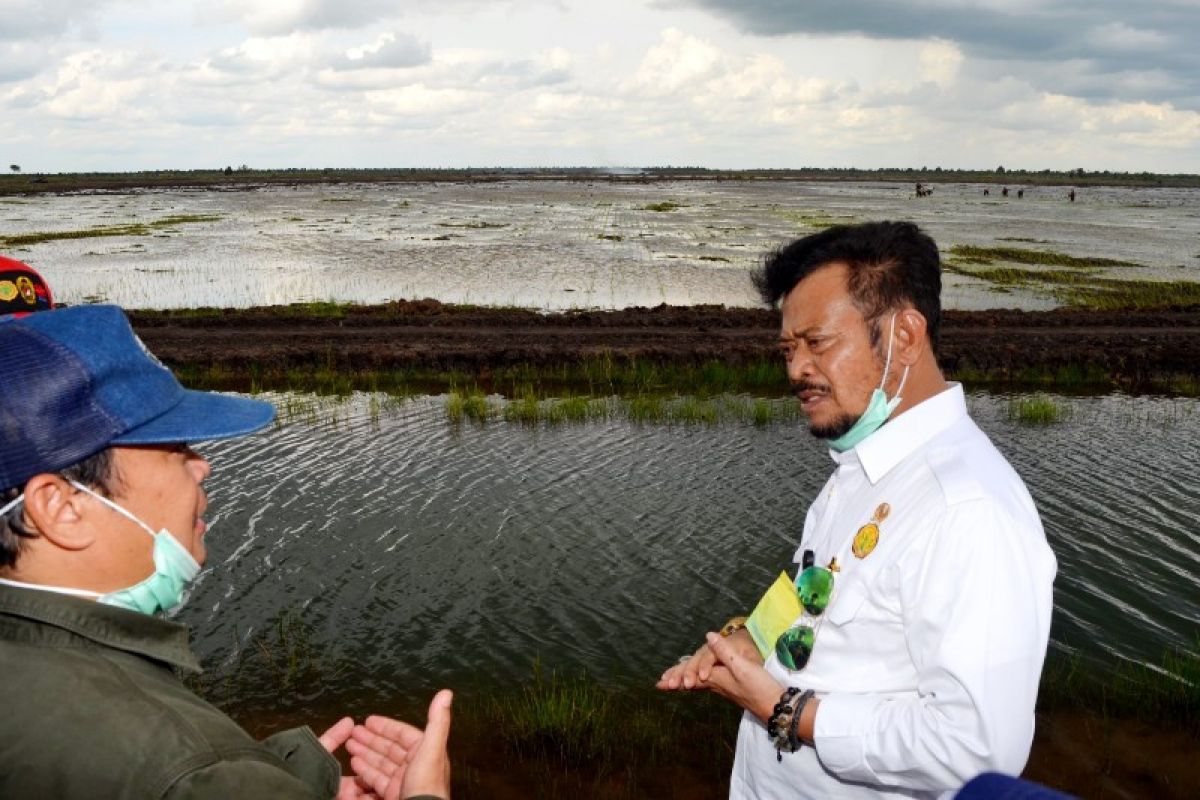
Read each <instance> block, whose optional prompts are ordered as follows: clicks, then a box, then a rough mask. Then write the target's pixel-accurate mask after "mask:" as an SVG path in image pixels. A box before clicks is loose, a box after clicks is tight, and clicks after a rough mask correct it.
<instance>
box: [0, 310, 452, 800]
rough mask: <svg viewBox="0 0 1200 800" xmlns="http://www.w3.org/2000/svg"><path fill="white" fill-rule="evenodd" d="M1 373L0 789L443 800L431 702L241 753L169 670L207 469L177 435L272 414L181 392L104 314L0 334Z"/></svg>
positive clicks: (235, 400)
mask: <svg viewBox="0 0 1200 800" xmlns="http://www.w3.org/2000/svg"><path fill="white" fill-rule="evenodd" d="M0 376H3V380H2V382H0V675H3V676H4V681H5V686H6V687H7V691H6V693H5V704H4V725H3V727H2V728H0V797H54V798H73V797H88V798H94V797H131V798H134V797H136V798H160V797H161V798H173V799H174V798H209V797H211V798H216V797H221V798H227V797H281V798H301V797H303V798H318V797H319V798H332V797H334V796H335V795H336V797H338V798H339V799H340V800H346V799H348V798H356V797H384V798H399V797H408V798H414V797H417V796H425V797H428V796H433V795H441V796H448V794H449V788H448V781H449V764H448V761H447V760H446V754H445V748H446V737H447V735H448V733H449V726H450V711H449V706H450V697H449V693H448V692H442V693H439V695H438V696H437V697H435V698H434V701H433V704H432V705H431V706H430V717H429V725H428V727H427V728H426V730H425V731H421V730H419V729H417V728H413V727H412V726H408V725H405V724H404V723H401V722H397V721H395V720H388V719H386V718H381V717H372V718H370V719H368V720H367V723H366V724H365V725H355V724H354V723H353V721H352V720H350V719H349V718H347V719H343V720H342V721H340V722H339V723H338V724H337V725H335V726H333V727H332V728H330V729H329V730H328V731H326V733H325V734H324V735H322V736H321V737H319V738H318V737H317V736H316V735H314V734H313V733H312V731H311V730H309V729H308V728H307V727H305V728H299V729H294V730H290V731H285V732H283V733H280V734H276V735H275V736H272V737H270V738H269V739H266V740H265V741H263V742H257V741H255V740H253V739H252V738H250V736H249V735H248V734H246V733H245V731H243V730H242V729H241V728H240V727H238V725H237V724H236V723H234V722H233V720H231V719H230V718H229V717H227V716H226V715H225V714H223V713H222V712H220V711H219V710H217V709H216V708H215V707H213V706H211V705H209V704H208V703H206V702H205V701H203V700H202V699H200V698H199V697H197V696H196V695H194V694H192V693H191V692H190V691H188V690H187V688H186V687H184V685H183V684H182V683H181V682H180V680H179V679H178V677H177V676H176V671H181V672H193V673H194V672H197V671H199V665H198V663H197V661H196V659H195V656H194V655H193V654H192V653H191V650H190V649H189V647H188V633H187V628H186V627H185V626H183V625H180V624H178V623H175V622H170V621H168V620H165V619H162V618H159V617H158V616H155V615H156V614H157V613H158V612H160V611H166V610H170V609H173V608H175V607H177V606H179V605H180V604H181V603H182V601H183V592H184V590H185V588H186V586H187V584H188V583H189V582H190V581H191V580H192V578H194V577H195V575H196V574H197V573H198V572H199V570H200V565H201V564H202V563H203V561H204V558H205V555H206V551H205V544H204V531H205V523H204V519H203V515H204V512H205V509H206V507H207V504H208V502H207V496H206V494H205V491H204V489H203V483H204V481H205V479H206V478H208V476H209V473H210V472H211V468H210V467H209V465H208V463H207V462H206V461H205V460H204V459H203V458H201V457H200V456H199V455H198V454H197V453H196V452H195V451H193V450H192V449H191V448H190V447H189V446H188V444H187V443H188V442H193V441H198V440H207V439H221V438H229V437H234V436H241V435H244V434H248V433H250V432H252V431H255V430H258V429H260V428H262V427H264V426H265V425H267V423H269V422H270V420H271V418H272V415H273V413H274V412H273V409H272V407H271V406H270V404H268V403H264V402H260V401H257V400H249V399H244V398H239V397H229V396H223V395H217V394H212V393H206V392H194V391H189V390H186V389H184V388H183V387H182V386H180V385H179V383H178V382H177V381H176V380H175V378H174V376H172V375H171V373H170V371H169V370H167V369H166V368H165V367H163V366H162V365H161V364H160V363H159V362H158V361H157V360H156V359H154V357H153V356H152V355H150V353H149V352H148V351H147V350H146V349H145V347H144V345H142V343H141V341H140V340H138V339H137V337H136V336H134V334H133V331H132V330H131V329H130V327H129V324H128V322H127V321H126V320H125V317H124V315H123V314H122V312H121V310H120V309H118V308H116V307H113V306H90V307H80V308H72V309H63V310H58V311H50V312H47V313H42V314H34V315H31V316H28V317H26V318H23V319H20V320H17V321H13V322H10V323H8V324H5V325H0ZM343 745H345V747H346V749H347V750H348V751H349V752H350V753H351V755H352V756H353V758H352V759H351V766H352V768H353V769H354V771H355V776H354V777H347V778H343V777H341V775H340V768H339V766H338V763H337V760H336V759H335V758H334V757H333V756H332V755H331V753H332V752H333V751H334V750H336V749H337V748H339V747H341V746H343Z"/></svg>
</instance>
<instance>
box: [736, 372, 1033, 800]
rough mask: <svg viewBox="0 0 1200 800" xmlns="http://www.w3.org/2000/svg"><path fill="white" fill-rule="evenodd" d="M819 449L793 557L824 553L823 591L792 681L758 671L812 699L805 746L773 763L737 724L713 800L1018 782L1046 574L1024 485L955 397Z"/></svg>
mask: <svg viewBox="0 0 1200 800" xmlns="http://www.w3.org/2000/svg"><path fill="white" fill-rule="evenodd" d="M831 454H832V455H833V458H834V461H835V462H836V463H837V469H836V470H835V471H834V473H833V475H832V476H831V477H830V479H829V481H828V482H827V483H826V484H825V487H824V488H823V489H822V490H821V492H820V494H819V495H818V496H817V499H816V500H815V501H814V502H813V504H812V506H811V507H810V508H809V511H808V516H807V518H806V519H805V523H804V534H803V536H802V538H801V541H800V547H799V549H797V551H796V559H795V560H796V561H797V562H800V560H801V558H802V554H803V552H804V551H805V550H812V551H814V554H815V557H816V563H817V564H819V565H821V566H825V565H828V564H829V562H830V560H831V559H832V558H834V557H835V556H836V558H837V563H838V565H839V566H840V571H839V572H837V573H835V577H834V590H833V596H832V599H831V600H830V603H829V605H828V607H827V609H826V611H825V613H824V615H823V617H822V618H821V620H820V622H819V626H818V627H817V633H816V642H815V644H814V647H813V653H812V656H811V658H810V659H809V662H808V664H807V665H806V666H805V667H804V669H802V670H798V671H795V672H792V671H789V670H788V669H787V668H786V667H784V666H783V665H781V664H780V663H779V660H778V659H777V658H776V657H775V656H774V655H771V656H770V657H769V658H768V659H767V662H766V668H767V670H768V671H769V672H770V673H771V674H772V675H773V676H774V677H775V678H776V679H777V680H778V681H779V682H780V683H781V684H783V685H786V686H799V687H801V688H804V689H813V690H815V691H816V693H817V696H818V697H819V698H820V700H821V702H820V705H819V706H818V708H817V716H816V721H815V736H814V738H815V745H816V746H815V749H814V748H813V747H808V746H805V747H803V748H802V749H801V750H800V751H798V752H796V753H784V754H783V761H782V762H780V761H778V760H777V759H776V750H775V748H774V746H773V745H772V744H771V742H770V741H769V740H768V738H767V735H766V731H765V729H764V727H763V725H762V723H760V722H759V721H758V720H757V719H756V718H755V717H753V716H752V715H750V714H749V713H747V714H745V715H744V716H743V719H742V722H741V727H740V729H739V731H738V743H737V755H736V758H735V761H734V766H733V775H732V779H731V785H730V797H731V798H736V799H737V800H742V798H799V797H811V798H848V797H855V798H857V797H936V796H938V795H940V794H942V793H945V792H950V791H954V790H956V789H957V788H959V787H960V786H961V785H962V784H963V783H965V782H966V781H967V780H969V779H970V778H972V777H973V776H974V775H976V774H978V773H979V772H982V771H984V770H997V771H1000V772H1006V773H1010V774H1019V773H1020V772H1021V770H1022V769H1023V767H1024V765H1025V761H1026V759H1027V758H1028V755H1029V748H1030V745H1031V743H1032V741H1033V707H1034V701H1035V700H1036V698H1037V687H1038V679H1039V677H1040V675H1041V669H1042V662H1043V659H1044V658H1045V654H1046V645H1047V641H1048V639H1049V633H1050V612H1051V609H1052V606H1053V597H1052V584H1053V581H1054V574H1055V570H1056V564H1055V559H1054V555H1053V553H1052V552H1051V551H1050V548H1049V546H1048V545H1047V544H1046V537H1045V534H1044V532H1043V530H1042V524H1041V521H1040V520H1039V519H1038V515H1037V510H1036V509H1035V508H1034V504H1033V500H1032V499H1031V498H1030V496H1029V492H1028V491H1027V490H1026V488H1025V484H1024V483H1022V481H1021V479H1020V478H1019V477H1018V476H1017V474H1016V473H1015V472H1014V471H1013V469H1012V467H1010V466H1009V464H1008V462H1007V461H1005V459H1004V457H1003V456H1001V455H1000V453H999V452H998V451H997V450H996V448H995V447H994V446H993V445H992V443H991V441H990V440H989V439H988V438H987V436H986V435H985V434H984V433H983V432H982V431H981V430H979V428H978V427H977V426H976V425H975V423H974V422H973V421H972V420H971V419H970V417H969V416H968V415H967V407H966V403H965V401H964V398H963V392H962V387H961V386H959V385H957V384H953V385H951V386H950V388H948V389H947V390H946V391H944V392H942V393H940V394H938V395H937V396H935V397H932V398H930V399H929V400H926V401H925V402H923V403H920V404H919V405H917V406H914V407H913V408H911V409H909V410H908V411H906V412H905V413H903V414H901V415H899V416H897V417H895V418H893V419H892V420H890V421H889V422H887V423H886V424H885V425H883V426H882V427H881V428H880V429H879V430H878V431H876V432H875V433H873V434H872V435H871V436H869V437H867V438H866V439H865V440H864V441H863V442H861V443H860V444H859V445H858V446H857V447H856V448H854V449H853V450H851V451H848V452H846V453H831ZM884 503H886V504H888V506H890V509H889V510H888V512H887V514H886V516H885V517H884V519H883V521H882V522H879V523H878V527H879V531H880V533H879V539H878V545H877V546H876V547H875V549H874V550H873V551H872V552H870V553H869V554H868V555H866V556H865V557H863V558H858V557H856V556H855V555H854V554H853V552H852V542H853V540H854V537H855V535H856V533H857V532H858V530H859V529H860V528H861V527H862V526H863V525H865V524H866V523H868V522H871V521H872V518H873V517H874V516H876V512H877V510H878V509H879V508H880V506H881V504H884Z"/></svg>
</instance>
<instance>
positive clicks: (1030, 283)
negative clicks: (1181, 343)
mask: <svg viewBox="0 0 1200 800" xmlns="http://www.w3.org/2000/svg"><path fill="white" fill-rule="evenodd" d="M964 263H965V262H964V261H962V260H961V259H954V260H951V261H948V262H947V263H946V264H945V269H946V271H947V272H953V273H956V274H959V275H966V276H968V277H971V278H978V279H979V280H984V281H987V282H989V283H991V284H992V285H993V286H996V287H1012V286H1020V287H1025V288H1029V289H1033V290H1040V291H1046V292H1049V293H1050V294H1051V295H1053V296H1054V298H1055V299H1057V300H1058V301H1059V302H1061V303H1063V304H1064V305H1066V306H1068V307H1071V308H1082V309H1088V310H1091V311H1123V310H1137V311H1149V310H1158V309H1168V308H1196V307H1198V306H1200V282H1196V281H1154V280H1124V279H1119V278H1105V277H1100V276H1099V275H1097V274H1096V271H1095V270H1093V269H1085V268H1072V269H1037V270H1033V269H1021V268H1019V267H982V268H976V267H971V268H967V267H965V266H963V264H964ZM989 263H990V262H989Z"/></svg>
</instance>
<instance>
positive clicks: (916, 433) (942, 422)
mask: <svg viewBox="0 0 1200 800" xmlns="http://www.w3.org/2000/svg"><path fill="white" fill-rule="evenodd" d="M965 416H967V401H966V398H965V397H964V396H963V388H962V384H961V383H951V384H950V385H949V388H947V389H945V390H944V391H942V392H939V393H937V394H935V395H934V396H933V397H930V398H929V399H928V400H924V401H922V402H921V403H918V404H917V405H915V406H913V407H912V408H910V409H908V410H907V411H905V412H904V413H903V414H900V415H899V416H897V417H893V418H891V419H889V420H888V421H887V422H886V423H884V424H883V425H882V426H880V428H879V430H877V431H875V432H874V433H873V434H871V435H870V436H868V437H867V438H866V439H863V440H862V442H860V443H859V444H858V446H857V447H855V448H854V449H853V450H848V451H846V452H844V453H839V452H837V451H835V450H830V451H829V453H830V455H832V456H833V460H834V461H836V462H837V463H838V466H842V465H845V464H852V463H854V462H855V461H857V462H858V463H860V464H861V465H862V468H863V471H864V472H865V473H866V475H867V480H869V481H870V482H871V484H872V485H874V484H876V483H878V482H879V480H880V479H881V478H882V477H883V476H884V475H886V474H888V473H889V472H890V471H891V470H892V468H893V467H895V466H896V465H897V464H899V463H900V462H901V461H903V460H904V459H906V458H908V457H909V456H910V455H912V454H913V453H915V452H916V451H917V450H918V449H920V448H921V447H922V446H923V445H924V444H926V443H927V442H929V441H930V440H932V439H933V438H934V437H935V436H937V435H938V434H939V433H941V432H942V431H944V430H946V429H947V428H949V427H950V426H951V425H953V424H954V423H956V422H958V421H959V420H960V419H962V418H963V417H965Z"/></svg>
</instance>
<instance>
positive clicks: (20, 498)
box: [0, 492, 25, 517]
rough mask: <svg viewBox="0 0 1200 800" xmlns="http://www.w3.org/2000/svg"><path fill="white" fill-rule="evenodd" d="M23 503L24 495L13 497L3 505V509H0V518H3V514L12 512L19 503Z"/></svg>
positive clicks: (22, 493)
mask: <svg viewBox="0 0 1200 800" xmlns="http://www.w3.org/2000/svg"><path fill="white" fill-rule="evenodd" d="M24 502H25V493H24V492H21V493H20V494H19V495H17V496H16V497H14V498H13V499H12V500H10V501H9V502H7V503H5V504H4V507H3V508H0V517H3V516H4V515H5V514H7V513H8V512H10V511H12V510H13V509H14V508H16V507H17V506H19V505H21V503H24Z"/></svg>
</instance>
